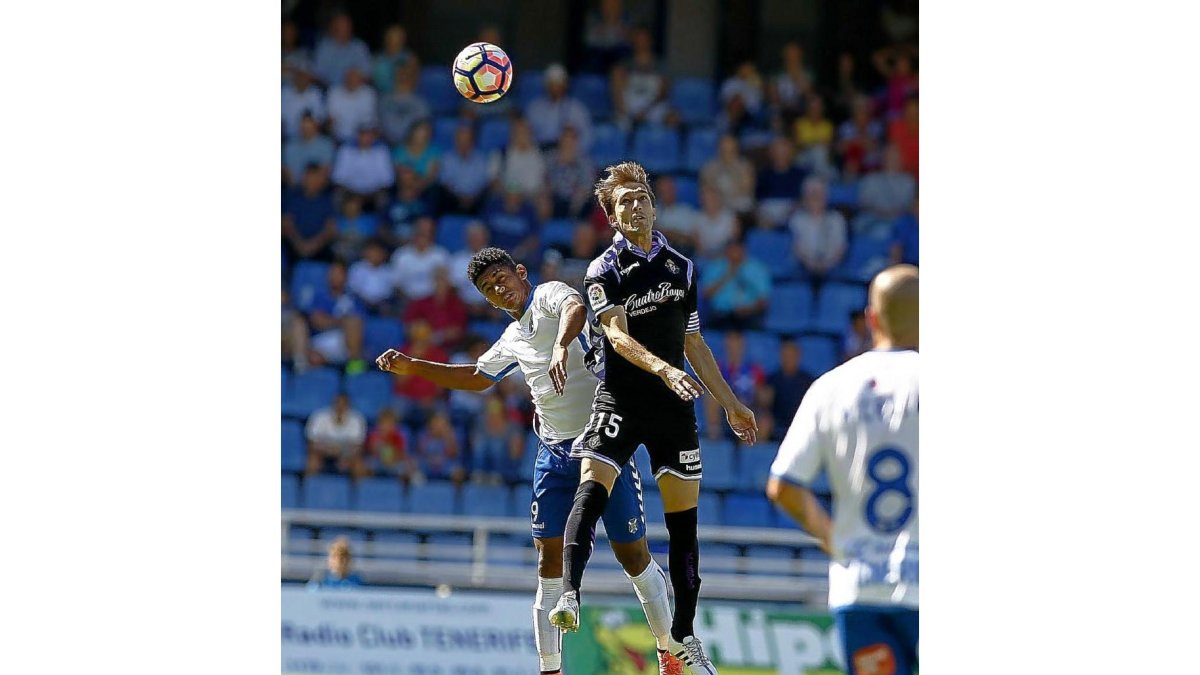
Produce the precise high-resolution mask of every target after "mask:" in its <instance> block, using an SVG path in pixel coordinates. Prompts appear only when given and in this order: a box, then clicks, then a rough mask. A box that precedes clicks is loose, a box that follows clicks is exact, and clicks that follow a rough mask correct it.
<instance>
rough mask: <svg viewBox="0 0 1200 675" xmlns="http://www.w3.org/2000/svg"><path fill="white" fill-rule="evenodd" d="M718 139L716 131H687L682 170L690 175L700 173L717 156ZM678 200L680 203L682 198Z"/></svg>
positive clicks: (704, 129) (706, 129) (706, 128)
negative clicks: (685, 170)
mask: <svg viewBox="0 0 1200 675" xmlns="http://www.w3.org/2000/svg"><path fill="white" fill-rule="evenodd" d="M720 139H721V135H720V134H719V133H717V130H716V129H711V128H708V127H703V128H700V127H697V128H694V129H692V130H691V131H689V132H688V135H687V145H686V146H685V149H684V158H683V168H684V169H687V170H688V171H690V172H692V173H700V169H703V168H704V165H705V164H706V163H708V161H709V160H711V159H712V158H713V157H716V156H717V142H718V141H719V140H720ZM679 199H680V201H682V200H683V197H682V196H680V198H679ZM696 203H697V204H699V202H696Z"/></svg>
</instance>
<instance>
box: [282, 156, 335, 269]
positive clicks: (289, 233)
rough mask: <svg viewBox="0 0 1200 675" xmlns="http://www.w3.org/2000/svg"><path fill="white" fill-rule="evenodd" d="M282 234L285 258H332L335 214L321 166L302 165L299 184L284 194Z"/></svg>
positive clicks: (325, 260)
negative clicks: (302, 171)
mask: <svg viewBox="0 0 1200 675" xmlns="http://www.w3.org/2000/svg"><path fill="white" fill-rule="evenodd" d="M282 235H283V245H284V248H285V250H286V253H287V256H288V259H289V260H292V261H295V260H299V259H303V260H320V261H323V262H328V261H330V260H333V242H334V240H335V239H337V217H336V212H335V211H334V207H333V197H331V196H330V195H329V193H328V192H327V191H326V190H325V172H324V171H322V170H321V167H319V166H317V165H315V164H310V165H309V166H308V167H306V168H305V169H304V178H303V180H302V182H301V187H300V188H299V189H296V188H293V189H292V190H290V191H288V192H287V193H286V194H285V195H284V198H283V224H282Z"/></svg>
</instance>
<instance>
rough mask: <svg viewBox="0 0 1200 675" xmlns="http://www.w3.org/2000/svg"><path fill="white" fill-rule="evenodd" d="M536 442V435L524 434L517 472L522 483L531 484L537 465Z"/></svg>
mask: <svg viewBox="0 0 1200 675" xmlns="http://www.w3.org/2000/svg"><path fill="white" fill-rule="evenodd" d="M538 442H539V441H538V437H537V434H535V433H533V432H532V431H530V432H528V433H526V434H525V454H524V455H521V468H520V469H519V470H518V475H520V476H521V481H522V482H525V483H532V482H533V469H534V466H535V465H536V464H537V453H538ZM527 508H529V505H528V504H526V505H524V506H522V507H521V510H519V511H515V512H514V513H521V512H523V510H524V509H527Z"/></svg>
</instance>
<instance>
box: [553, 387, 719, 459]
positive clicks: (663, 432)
mask: <svg viewBox="0 0 1200 675" xmlns="http://www.w3.org/2000/svg"><path fill="white" fill-rule="evenodd" d="M676 403H677V402H674V401H672V402H669V403H668V404H667V405H657V406H656V405H649V404H647V403H645V402H638V403H636V404H630V405H621V404H620V403H618V402H617V401H616V400H615V399H614V398H613V396H612V395H611V394H609V393H608V392H607V391H605V389H604V387H603V386H601V387H600V388H599V389H598V391H597V392H596V400H595V401H594V402H593V403H592V416H591V417H590V418H589V419H588V425H587V428H585V429H584V431H583V433H582V434H581V435H580V436H579V438H577V439H576V441H575V444H574V445H573V446H572V447H571V456H572V457H577V458H580V459H582V458H584V457H588V458H590V459H594V460H599V461H601V462H604V463H605V464H608V465H609V466H611V467H613V468H614V469H616V470H617V471H620V470H621V467H623V466H625V465H626V462H628V461H629V458H630V457H633V453H634V452H636V451H637V448H638V446H639V445H645V446H646V452H647V453H648V454H649V455H650V470H651V471H652V472H653V473H654V478H655V479H658V478H661V477H662V475H663V474H664V473H669V474H671V475H673V476H675V477H677V478H682V479H684V480H700V476H701V474H702V473H703V472H702V470H701V469H702V467H701V463H700V433H699V430H698V429H697V428H696V410H695V408H693V407H692V406H691V405H688V406H686V407H681V406H679V405H676Z"/></svg>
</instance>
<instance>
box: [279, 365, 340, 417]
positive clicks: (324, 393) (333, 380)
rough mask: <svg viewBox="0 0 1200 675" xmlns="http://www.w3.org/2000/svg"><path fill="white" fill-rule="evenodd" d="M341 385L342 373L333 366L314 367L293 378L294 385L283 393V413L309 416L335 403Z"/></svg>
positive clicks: (293, 415) (289, 415) (285, 414)
mask: <svg viewBox="0 0 1200 675" xmlns="http://www.w3.org/2000/svg"><path fill="white" fill-rule="evenodd" d="M340 387H341V373H339V372H338V371H337V370H335V369H333V368H314V369H312V370H310V371H308V372H305V373H303V374H301V375H296V376H294V377H293V378H292V385H291V386H290V387H289V388H288V390H287V391H286V392H284V395H283V405H282V409H283V414H284V416H286V417H301V418H304V417H308V416H309V415H311V414H312V413H313V411H315V410H317V409H318V408H323V407H325V406H327V405H332V404H333V397H334V396H335V395H336V394H337V392H338V389H339V388H340Z"/></svg>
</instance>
